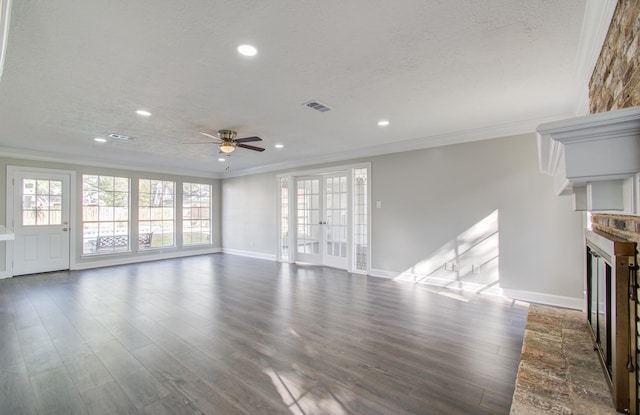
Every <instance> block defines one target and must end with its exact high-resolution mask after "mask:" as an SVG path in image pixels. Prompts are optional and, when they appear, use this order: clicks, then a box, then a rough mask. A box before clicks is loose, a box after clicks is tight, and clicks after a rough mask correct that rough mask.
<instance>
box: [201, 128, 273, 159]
mask: <svg viewBox="0 0 640 415" xmlns="http://www.w3.org/2000/svg"><path fill="white" fill-rule="evenodd" d="M200 134H202V135H203V136H205V137H209V138H212V139H214V140H215V141H210V142H206V143H189V144H218V150H219V151H220V153H222V154H229V153H233V152H234V151H235V150H236V147H240V148H246V149H247V150H253V151H264V148H262V147H256V146H252V145H249V144H245V143H251V142H254V141H262V138H260V137H246V138H236V137H237V136H238V133H237V132H235V131H233V130H219V131H218V135H217V136H215V135H212V134H209V133H205V132H201V133H200Z"/></svg>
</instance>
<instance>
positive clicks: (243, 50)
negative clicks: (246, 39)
mask: <svg viewBox="0 0 640 415" xmlns="http://www.w3.org/2000/svg"><path fill="white" fill-rule="evenodd" d="M238 53H239V54H241V55H244V56H256V54H257V53H258V49H256V48H254V47H253V46H251V45H240V46H238Z"/></svg>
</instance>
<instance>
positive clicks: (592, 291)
mask: <svg viewBox="0 0 640 415" xmlns="http://www.w3.org/2000/svg"><path fill="white" fill-rule="evenodd" d="M587 282H588V292H587V294H588V298H589V303H588V304H589V310H588V316H589V323H590V325H591V329H592V331H593V335H594V336H595V341H596V345H597V346H598V351H599V352H600V355H601V357H602V361H603V362H604V363H605V366H606V368H607V372H608V373H609V376H610V377H611V370H612V368H611V354H612V353H611V332H612V324H613V322H612V319H611V317H612V316H611V265H609V264H608V263H607V262H606V261H605V260H604V259H603V258H602V257H601V256H600V255H598V253H597V252H595V251H593V250H591V248H587Z"/></svg>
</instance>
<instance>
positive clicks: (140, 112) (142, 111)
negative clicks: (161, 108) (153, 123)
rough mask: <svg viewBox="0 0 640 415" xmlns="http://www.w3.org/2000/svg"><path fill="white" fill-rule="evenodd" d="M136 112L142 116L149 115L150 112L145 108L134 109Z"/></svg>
mask: <svg viewBox="0 0 640 415" xmlns="http://www.w3.org/2000/svg"><path fill="white" fill-rule="evenodd" d="M136 114H138V115H142V116H143V117H149V116H151V113H150V112H149V111H147V110H138V111H136Z"/></svg>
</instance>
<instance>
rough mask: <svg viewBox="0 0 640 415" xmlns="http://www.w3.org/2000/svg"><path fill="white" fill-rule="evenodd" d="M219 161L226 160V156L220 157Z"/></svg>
mask: <svg viewBox="0 0 640 415" xmlns="http://www.w3.org/2000/svg"><path fill="white" fill-rule="evenodd" d="M218 161H226V159H225V158H224V157H219V158H218Z"/></svg>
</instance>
